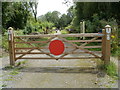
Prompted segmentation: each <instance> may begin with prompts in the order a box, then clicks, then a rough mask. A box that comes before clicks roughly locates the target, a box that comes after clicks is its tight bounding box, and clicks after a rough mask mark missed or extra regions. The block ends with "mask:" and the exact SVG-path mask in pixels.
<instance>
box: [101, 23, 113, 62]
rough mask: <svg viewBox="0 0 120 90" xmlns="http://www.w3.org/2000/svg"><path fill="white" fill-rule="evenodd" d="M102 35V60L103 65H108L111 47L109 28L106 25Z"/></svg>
mask: <svg viewBox="0 0 120 90" xmlns="http://www.w3.org/2000/svg"><path fill="white" fill-rule="evenodd" d="M102 33H103V34H104V36H103V38H102V59H103V60H104V64H109V62H110V53H111V45H110V39H111V38H110V37H111V26H110V25H106V26H105V29H103V30H102Z"/></svg>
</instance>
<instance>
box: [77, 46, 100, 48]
mask: <svg viewBox="0 0 120 90" xmlns="http://www.w3.org/2000/svg"><path fill="white" fill-rule="evenodd" d="M79 47H81V46H79ZM81 48H102V46H84V47H81Z"/></svg>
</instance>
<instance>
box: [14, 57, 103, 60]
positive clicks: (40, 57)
mask: <svg viewBox="0 0 120 90" xmlns="http://www.w3.org/2000/svg"><path fill="white" fill-rule="evenodd" d="M95 58H101V57H64V58H60V59H95ZM16 59H48V60H49V59H59V58H47V57H22V58H16Z"/></svg>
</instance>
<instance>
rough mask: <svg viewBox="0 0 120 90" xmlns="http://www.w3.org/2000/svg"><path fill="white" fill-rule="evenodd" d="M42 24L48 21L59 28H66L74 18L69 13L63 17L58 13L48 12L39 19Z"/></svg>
mask: <svg viewBox="0 0 120 90" xmlns="http://www.w3.org/2000/svg"><path fill="white" fill-rule="evenodd" d="M39 20H40V21H41V22H44V21H47V22H51V23H53V24H54V26H55V27H57V28H62V27H66V26H67V25H68V24H70V22H71V21H72V17H71V16H70V14H69V13H68V14H67V15H66V14H63V15H61V14H60V12H58V11H53V12H48V13H46V14H45V15H42V16H40V17H39Z"/></svg>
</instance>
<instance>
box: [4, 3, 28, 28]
mask: <svg viewBox="0 0 120 90" xmlns="http://www.w3.org/2000/svg"><path fill="white" fill-rule="evenodd" d="M2 13H3V14H2V19H3V25H2V26H3V28H6V29H7V28H8V27H10V26H11V27H14V28H15V29H17V28H20V29H23V28H24V27H25V26H26V23H27V19H28V16H29V14H30V10H29V6H28V3H27V2H3V3H2Z"/></svg>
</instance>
